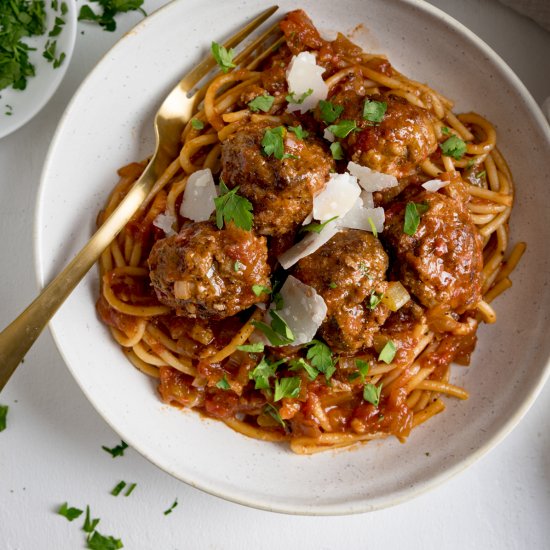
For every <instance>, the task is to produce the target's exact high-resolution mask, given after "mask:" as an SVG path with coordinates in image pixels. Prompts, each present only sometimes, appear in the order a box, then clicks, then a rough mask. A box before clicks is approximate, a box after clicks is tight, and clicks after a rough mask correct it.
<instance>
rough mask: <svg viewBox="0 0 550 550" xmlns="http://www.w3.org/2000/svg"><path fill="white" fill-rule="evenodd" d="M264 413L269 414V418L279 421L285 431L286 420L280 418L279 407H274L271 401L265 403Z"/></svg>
mask: <svg viewBox="0 0 550 550" xmlns="http://www.w3.org/2000/svg"><path fill="white" fill-rule="evenodd" d="M264 413H265V414H268V415H269V416H271V418H273V419H274V420H275V421H276V422H277V423H279V424H280V425H281V426H282V427H283V428H284V430H285V432H286V429H287V428H286V422H285V421H284V420H283V419H282V418H281V413H280V412H279V409H278V408H277V407H275V405H272V404H271V403H266V405H265V407H264Z"/></svg>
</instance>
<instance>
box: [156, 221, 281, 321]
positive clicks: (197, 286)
mask: <svg viewBox="0 0 550 550" xmlns="http://www.w3.org/2000/svg"><path fill="white" fill-rule="evenodd" d="M148 262H149V269H150V277H151V282H152V283H153V286H154V288H155V292H156V294H157V297H158V299H159V301H160V302H162V303H163V304H166V305H168V306H170V307H173V308H175V309H176V311H177V313H178V314H179V315H183V316H186V317H193V318H195V317H200V318H205V319H208V318H210V319H223V318H224V317H228V316H230V315H235V314H236V313H238V312H239V311H242V310H243V309H246V308H248V307H250V306H251V305H252V304H255V303H256V302H261V301H263V300H264V299H265V294H263V295H261V296H260V297H258V296H256V295H255V294H254V293H253V292H252V285H264V286H270V282H269V267H268V265H267V245H266V240H265V238H264V237H257V236H255V235H254V234H253V233H252V232H250V231H244V230H243V229H238V228H236V227H235V226H233V225H230V226H228V227H226V228H224V229H222V230H218V229H217V228H216V227H214V226H213V225H212V224H211V223H209V222H200V223H192V224H189V225H186V226H184V227H183V229H182V230H181V231H180V232H179V233H178V234H177V235H174V236H172V237H167V238H166V239H161V240H160V241H157V242H156V243H155V244H154V246H153V249H152V250H151V254H150V255H149V260H148Z"/></svg>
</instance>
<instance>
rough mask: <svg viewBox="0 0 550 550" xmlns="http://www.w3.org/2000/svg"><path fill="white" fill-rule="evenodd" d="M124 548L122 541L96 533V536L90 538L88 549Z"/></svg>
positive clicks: (112, 549)
mask: <svg viewBox="0 0 550 550" xmlns="http://www.w3.org/2000/svg"><path fill="white" fill-rule="evenodd" d="M123 547H124V545H123V544H122V541H121V540H120V539H115V538H114V537H110V536H105V535H102V534H101V533H99V532H98V531H94V534H93V535H92V536H91V537H90V538H88V548H90V549H91V550H118V549H119V548H123Z"/></svg>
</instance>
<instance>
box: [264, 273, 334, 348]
mask: <svg viewBox="0 0 550 550" xmlns="http://www.w3.org/2000/svg"><path fill="white" fill-rule="evenodd" d="M280 294H281V297H282V299H283V304H284V307H283V308H282V309H280V310H279V311H277V313H278V314H279V315H280V317H281V318H282V319H284V320H285V321H286V324H287V325H288V327H289V328H290V330H291V331H292V334H294V341H293V342H292V345H293V346H298V345H300V344H306V343H307V342H310V341H311V340H313V337H314V336H315V333H316V332H317V331H318V330H319V327H320V326H321V323H322V322H323V321H324V319H325V317H326V314H327V306H326V304H325V301H324V300H323V298H322V297H321V296H319V294H317V292H316V291H315V289H314V288H313V287H311V286H309V285H306V284H304V283H302V281H300V280H298V279H296V277H293V276H292V275H290V276H289V277H288V278H287V280H286V281H285V284H284V285H283V286H282V288H281V290H280ZM267 318H269V319H267ZM270 319H271V318H270V316H269V311H268V312H267V313H266V323H269V322H270Z"/></svg>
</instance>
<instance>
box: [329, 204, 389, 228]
mask: <svg viewBox="0 0 550 550" xmlns="http://www.w3.org/2000/svg"><path fill="white" fill-rule="evenodd" d="M371 221H372V224H373V225H374V228H375V229H376V232H377V233H382V231H384V222H385V221H386V215H385V213H384V209H383V208H382V207H381V206H379V207H378V208H374V207H369V206H367V207H366V206H365V205H364V203H363V200H362V199H361V198H359V199H357V201H356V202H355V204H354V205H353V207H352V208H351V210H349V211H348V212H347V214H346V215H345V216H343V217H342V218H339V219H338V220H336V225H338V226H340V227H342V228H347V229H361V230H362V231H371V232H372V226H371Z"/></svg>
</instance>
